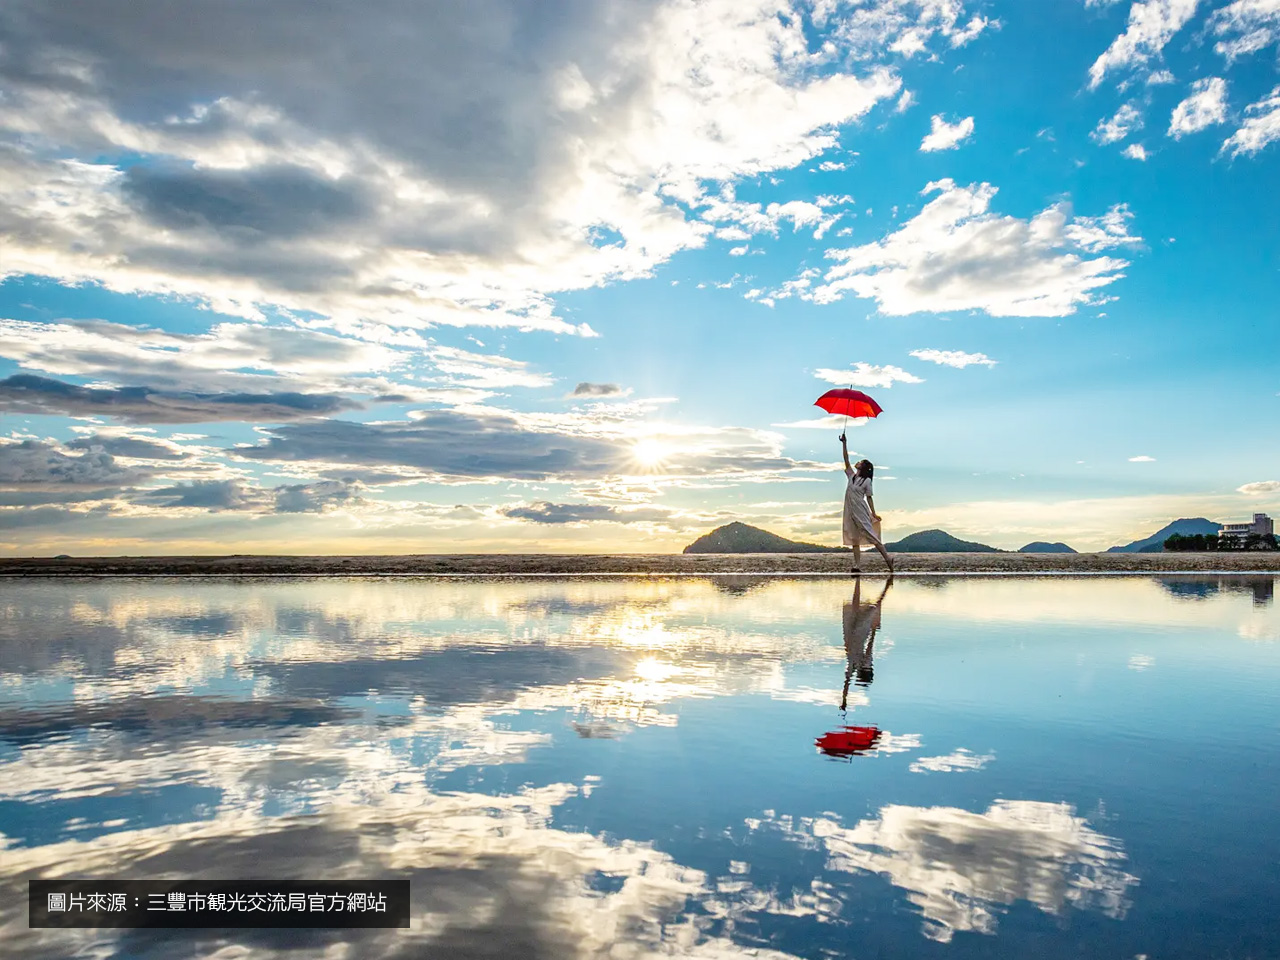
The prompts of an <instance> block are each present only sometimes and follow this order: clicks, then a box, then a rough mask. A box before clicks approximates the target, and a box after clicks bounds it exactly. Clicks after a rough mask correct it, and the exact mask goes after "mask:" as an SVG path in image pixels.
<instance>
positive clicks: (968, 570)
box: [0, 551, 1280, 577]
mask: <svg viewBox="0 0 1280 960" xmlns="http://www.w3.org/2000/svg"><path fill="white" fill-rule="evenodd" d="M851 560H852V557H851V556H849V555H848V554H841V553H823V554H801V553H742V554H581V555H579V554H567V555H562V554H535V553H528V554H417V555H413V554H410V555H404V556H349V555H348V556H271V555H252V556H250V555H243V556H242V555H237V556H182V557H178V556H174V557H162V556H155V557H70V558H67V559H54V558H49V557H7V558H0V577H84V576H90V577H92V576H127V577H157V576H214V577H238V576H298V577H322V576H379V575H396V576H468V575H489V576H529V575H542V576H548V575H550V576H555V575H578V576H581V575H587V576H589V575H593V574H597V575H634V576H664V575H666V576H672V575H674V576H683V575H695V576H696V575H700V574H709V575H721V574H757V575H767V574H784V575H786V574H826V575H838V574H844V575H847V574H848V573H849V569H850V566H851V563H850V561H851ZM894 563H895V566H896V570H897V572H898V573H900V574H906V575H930V574H1003V575H1018V576H1033V575H1038V574H1144V573H1145V574H1163V573H1188V574H1205V575H1229V574H1268V575H1270V574H1280V552H1275V551H1249V552H1243V551H1242V552H1240V553H1234V552H1233V553H1216V552H1214V553H1210V552H1205V553H1074V554H1072V553H1067V554H1062V553H1053V554H1043V553H1042V554H1034V553H899V554H895V555H894ZM862 572H863V573H864V574H866V575H868V576H877V575H882V574H883V573H884V572H885V567H884V563H883V562H882V561H881V560H880V558H879V557H874V559H873V558H872V556H869V555H865V554H864V555H863V557H862Z"/></svg>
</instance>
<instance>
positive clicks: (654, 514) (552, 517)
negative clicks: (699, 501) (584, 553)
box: [502, 500, 671, 523]
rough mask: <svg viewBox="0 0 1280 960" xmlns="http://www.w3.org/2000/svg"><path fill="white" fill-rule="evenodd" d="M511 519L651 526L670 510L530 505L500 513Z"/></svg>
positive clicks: (585, 505)
mask: <svg viewBox="0 0 1280 960" xmlns="http://www.w3.org/2000/svg"><path fill="white" fill-rule="evenodd" d="M502 512H503V514H504V515H505V516H508V517H511V518H512V519H513V520H532V521H533V522H534V523H587V522H599V521H605V522H610V523H651V522H654V521H662V520H666V519H668V518H670V516H671V511H670V510H664V509H662V508H660V507H640V508H638V509H635V510H620V509H618V508H617V507H611V506H607V505H605V504H600V503H548V502H546V501H545V500H544V501H542V502H541V503H533V504H529V505H526V506H520V507H508V508H507V509H506V510H503V511H502Z"/></svg>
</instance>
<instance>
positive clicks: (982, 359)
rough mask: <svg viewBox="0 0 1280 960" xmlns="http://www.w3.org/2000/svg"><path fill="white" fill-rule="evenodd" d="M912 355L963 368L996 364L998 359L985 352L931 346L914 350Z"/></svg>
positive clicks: (918, 358) (932, 361) (920, 358)
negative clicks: (942, 348) (940, 348)
mask: <svg viewBox="0 0 1280 960" xmlns="http://www.w3.org/2000/svg"><path fill="white" fill-rule="evenodd" d="M911 356H913V357H915V358H916V359H917V360H927V361H928V362H930V363H940V364H942V365H943V366H947V367H955V368H957V369H961V370H962V369H964V368H965V367H969V366H973V365H974V364H978V365H981V366H984V367H994V366H995V365H996V361H995V360H992V359H991V358H990V357H988V356H987V355H986V354H985V353H965V352H964V351H963V350H935V349H933V348H932V347H930V348H928V349H925V350H912V351H911Z"/></svg>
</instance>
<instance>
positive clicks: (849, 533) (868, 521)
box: [840, 433, 893, 575]
mask: <svg viewBox="0 0 1280 960" xmlns="http://www.w3.org/2000/svg"><path fill="white" fill-rule="evenodd" d="M840 450H841V452H842V453H843V454H844V473H845V476H847V477H848V478H849V486H848V487H847V488H845V492H844V545H845V546H846V547H853V557H854V559H853V570H852V571H851V572H852V573H854V574H858V573H861V572H862V568H861V567H860V566H859V563H860V561H861V559H862V544H863V542H866V543H870V544H871V545H872V546H873V547H875V548H876V549H877V550H879V551H880V556H882V557H884V562H885V566H887V567H888V568H889V574H890V575H892V574H893V561H892V560H891V559H890V558H889V551H888V550H886V549H885V548H884V544H883V543H881V542H880V538H879V537H878V536H876V533H875V531H876V525H877V524H878V523H879V522H880V517H879V515H878V514H877V513H876V504H875V500H873V499H872V497H871V477H872V475H873V474H874V473H875V467H874V466H873V465H872V463H871V461H870V460H859V461H858V462H857V464H856V465H855V466H850V465H849V443H848V441H847V440H846V438H845V435H844V434H843V433H842V434H840Z"/></svg>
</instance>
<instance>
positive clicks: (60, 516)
mask: <svg viewBox="0 0 1280 960" xmlns="http://www.w3.org/2000/svg"><path fill="white" fill-rule="evenodd" d="M111 510H112V507H111V506H110V505H108V504H103V505H102V506H99V507H94V508H93V509H91V510H72V509H69V508H67V507H9V508H6V509H2V510H0V530H26V529H29V528H31V527H62V526H66V525H67V524H69V523H84V522H85V521H86V520H89V519H96V518H99V517H105V516H106V515H107V514H109V513H110V512H111Z"/></svg>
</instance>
